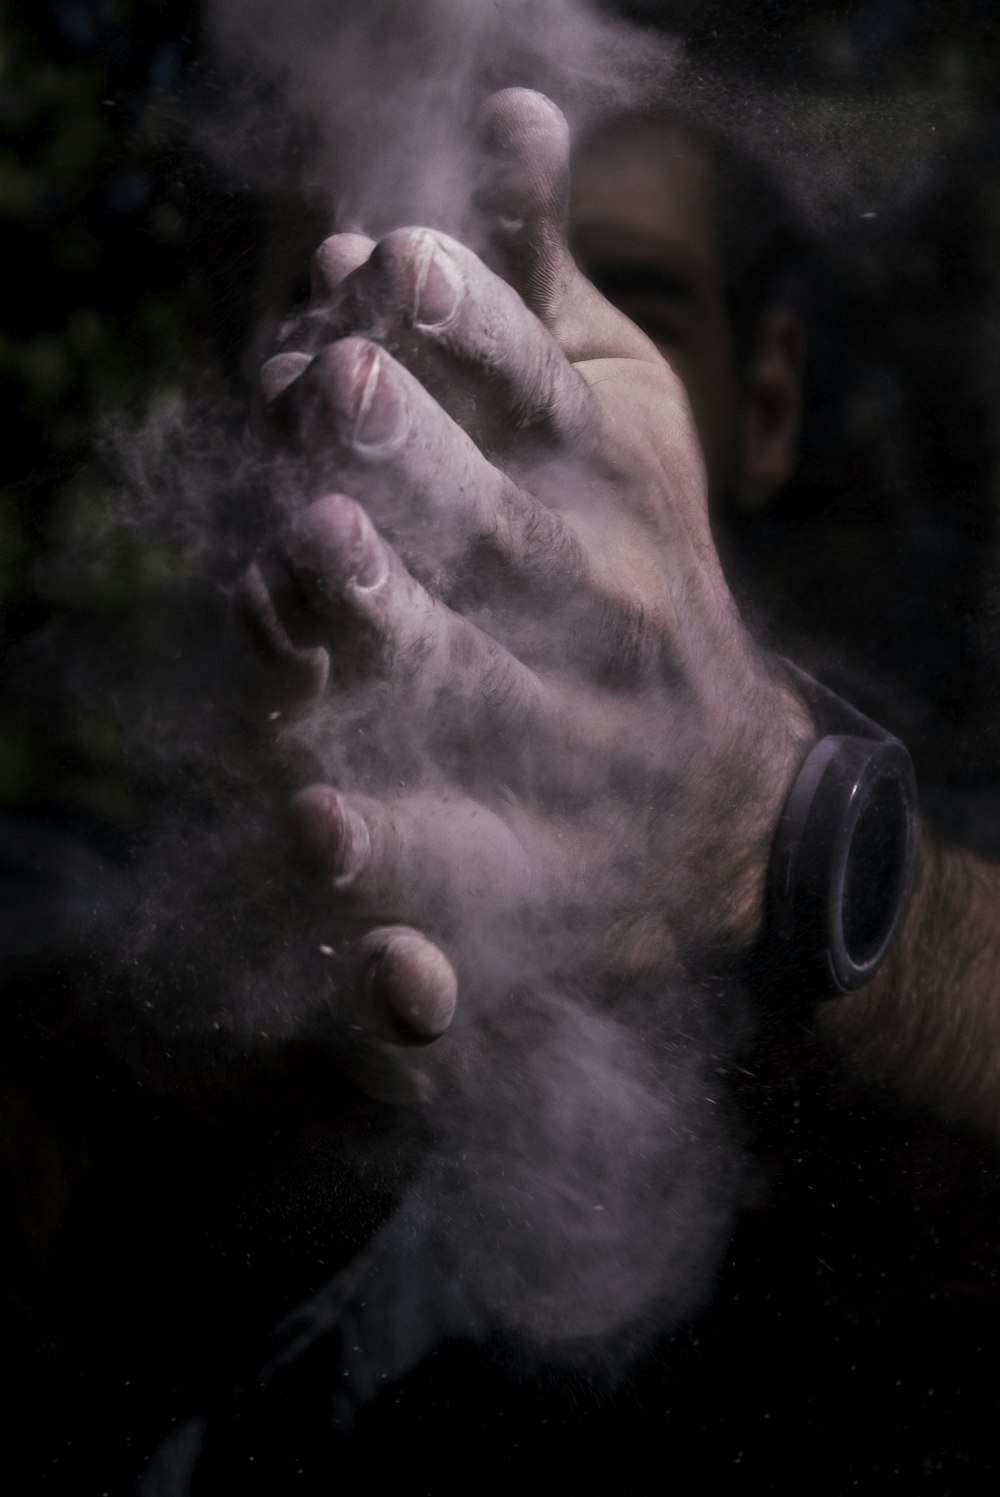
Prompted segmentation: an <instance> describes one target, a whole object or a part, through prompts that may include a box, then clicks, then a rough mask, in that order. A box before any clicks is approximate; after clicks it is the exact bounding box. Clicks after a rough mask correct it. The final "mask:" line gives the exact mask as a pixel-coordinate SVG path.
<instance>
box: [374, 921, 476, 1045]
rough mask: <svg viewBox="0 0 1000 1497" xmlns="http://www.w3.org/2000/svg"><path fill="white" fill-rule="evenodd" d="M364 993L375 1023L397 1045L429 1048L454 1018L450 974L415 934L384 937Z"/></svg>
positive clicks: (454, 993) (443, 959) (454, 985)
mask: <svg viewBox="0 0 1000 1497" xmlns="http://www.w3.org/2000/svg"><path fill="white" fill-rule="evenodd" d="M366 987H367V990H368V996H369V1001H370V1002H371V1005H372V1009H373V1012H374V1015H375V1018H376V1020H377V1021H378V1022H379V1023H380V1025H381V1026H382V1027H383V1028H384V1029H385V1030H386V1032H387V1035H388V1037H389V1038H392V1039H395V1040H396V1041H397V1043H400V1044H407V1045H427V1044H430V1043H431V1042H432V1041H433V1040H436V1039H438V1038H439V1036H440V1035H442V1034H444V1032H445V1030H446V1029H447V1028H448V1026H449V1025H450V1023H451V1021H452V1019H453V1018H454V1015H455V1006H456V1003H457V999H458V981H457V979H456V977H455V972H454V969H453V968H452V965H451V963H450V962H449V961H448V958H447V957H446V956H445V955H444V954H443V953H442V952H441V951H439V950H438V948H437V947H436V946H433V945H431V943H430V942H429V941H426V940H424V938H423V937H422V936H419V935H417V933H416V932H415V931H405V930H401V931H396V932H394V933H392V934H391V935H390V936H389V937H388V939H387V940H386V941H385V944H384V945H383V946H382V948H381V950H380V951H379V952H378V953H377V955H376V956H375V957H374V958H373V960H372V962H371V964H370V966H369V968H368V971H367V974H366Z"/></svg>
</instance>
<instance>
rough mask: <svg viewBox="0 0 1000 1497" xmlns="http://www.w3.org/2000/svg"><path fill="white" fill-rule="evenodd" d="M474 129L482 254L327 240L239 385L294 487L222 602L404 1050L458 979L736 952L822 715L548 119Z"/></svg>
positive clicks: (376, 1005) (591, 975)
mask: <svg viewBox="0 0 1000 1497" xmlns="http://www.w3.org/2000/svg"><path fill="white" fill-rule="evenodd" d="M483 135H484V141H485V144H486V155H487V161H488V163H489V166H488V169H487V171H486V172H485V174H484V179H483V183H482V188H481V193H480V199H481V206H483V205H488V206H487V207H486V208H485V211H484V212H483V216H482V223H483V228H482V235H481V238H482V243H481V245H480V248H481V249H482V252H483V256H484V257H485V258H479V257H477V256H476V255H475V254H474V253H473V252H472V251H471V250H470V249H469V248H467V247H465V246H463V245H461V244H459V243H457V242H456V241H454V240H451V239H449V238H447V237H446V236H444V235H443V234H440V233H436V232H434V231H431V230H426V229H406V230H399V231H396V232H395V233H393V234H390V235H389V236H388V237H387V238H386V239H384V240H383V241H381V243H379V244H378V245H373V244H372V243H371V242H370V241H367V240H365V239H364V238H363V237H362V236H358V235H343V236H336V237H334V238H333V239H331V240H329V241H327V242H326V243H325V244H324V245H323V246H322V247H321V248H320V250H319V252H318V254H317V256H316V260H315V263H314V267H313V288H314V302H313V307H312V309H311V311H310V313H309V314H308V316H307V318H306V319H305V320H304V322H301V323H299V324H298V325H297V326H296V327H295V328H294V329H293V330H292V332H291V335H290V338H289V341H288V347H287V349H286V351H285V352H283V353H281V354H279V355H277V356H276V358H274V359H272V360H271V361H270V363H269V364H268V365H267V366H265V369H264V370H263V372H262V376H261V381H260V409H259V412H258V416H257V429H258V430H259V431H263V432H270V433H271V435H272V437H273V438H274V440H275V441H276V443H277V444H278V447H279V450H284V451H285V452H286V453H289V454H291V455H292V456H293V458H294V461H295V463H296V464H297V465H298V466H297V467H295V468H293V469H292V471H293V472H294V473H295V474H296V481H297V484H298V486H299V493H298V495H297V501H298V507H297V509H296V510H295V511H294V512H293V515H292V517H291V519H290V521H289V524H288V526H287V528H286V531H285V533H284V534H283V535H280V536H276V537H275V539H274V545H273V547H272V548H271V549H270V550H269V552H268V553H267V554H266V555H265V556H263V557H262V559H261V562H260V563H259V564H257V565H256V566H255V567H253V568H252V569H251V571H250V573H249V574H248V575H247V578H246V579H245V582H244V585H243V588H242V592H241V609H242V611H243V614H244V617H245V618H246V620H247V621H248V623H249V625H250V631H251V633H252V635H253V638H254V640H255V642H256V647H257V649H258V651H259V652H260V653H261V654H262V655H264V656H269V657H270V658H271V659H272V661H273V662H274V663H275V665H276V666H277V668H278V670H277V675H279V676H281V677H283V679H284V681H285V683H286V686H287V687H288V692H287V694H286V698H285V700H286V701H288V700H291V701H292V702H293V703H294V710H293V712H292V715H291V719H290V721H288V723H287V725H283V731H282V742H283V744H284V747H285V748H286V749H290V750H291V751H292V752H294V753H295V754H296V755H298V756H300V758H301V760H302V762H303V763H305V764H311V765H314V766H315V777H314V783H313V784H312V785H304V786H303V789H302V791H301V792H300V793H299V794H298V795H297V796H296V797H295V800H294V802H293V825H294V827H295V829H296V834H297V836H298V838H299V841H300V845H301V846H302V848H303V849H304V853H305V856H306V857H307V859H308V861H309V863H310V864H311V867H312V869H313V875H312V876H313V877H314V878H318V879H319V880H321V882H322V883H323V884H324V885H325V886H326V888H327V889H328V898H329V901H330V907H331V911H332V912H334V913H336V912H340V913H341V914H342V916H343V918H344V920H345V923H346V925H347V926H348V927H349V928H350V929H352V930H354V929H357V928H358V927H359V926H360V927H362V928H364V929H365V930H366V931H367V934H366V935H365V936H364V940H363V941H362V943H361V947H360V948H357V949H355V952H354V955H353V957H352V958H350V959H348V966H349V968H350V969H351V972H352V976H351V977H349V979H348V981H347V984H346V985H347V986H348V987H350V988H351V989H352V990H353V991H354V992H355V993H359V994H361V995H363V996H362V997H360V998H358V999H356V1000H354V1001H353V1002H352V1005H351V1011H352V1016H353V1017H355V1018H356V1019H357V1021H358V1022H360V1023H363V1024H364V1023H367V1024H370V1025H371V1026H373V1027H374V1029H375V1030H376V1032H379V1033H381V1034H382V1035H383V1036H384V1037H387V1038H392V1039H394V1040H396V1041H397V1042H398V1041H403V1042H407V1041H411V1042H412V1041H423V1040H427V1039H432V1038H434V1037H435V1036H436V1035H437V1034H439V1033H440V1032H442V1030H443V1029H444V1028H445V1027H446V1026H447V1023H448V1020H449V1018H450V1016H451V1013H452V1011H453V1010H454V1007H455V1002H456V977H457V993H458V995H459V1002H461V995H463V994H464V993H465V992H466V991H468V990H473V989H483V988H485V989H486V990H487V991H488V990H489V988H490V984H491V981H493V980H495V979H497V978H499V979H500V980H501V981H502V982H503V983H504V984H506V985H510V984H516V983H517V982H518V981H519V980H526V979H528V978H530V977H531V976H532V975H537V974H538V973H539V972H544V973H545V974H546V976H548V977H550V978H551V977H553V976H555V977H557V978H558V979H559V980H560V981H562V982H563V983H564V984H568V985H569V986H571V987H573V986H579V985H580V984H581V983H582V984H585V985H587V986H588V987H589V988H590V995H591V997H593V998H596V999H598V1000H599V999H601V998H602V997H604V996H606V995H610V994H613V993H614V992H615V991H616V990H618V989H620V988H621V986H622V985H623V984H627V983H628V982H629V980H630V978H631V977H633V976H634V975H635V974H637V973H640V972H642V973H649V972H650V971H656V970H658V969H659V970H662V971H668V970H670V968H671V967H673V966H676V964H677V963H678V962H680V961H682V960H683V959H684V957H685V956H686V954H687V953H688V952H690V951H692V950H695V951H698V950H704V949H710V950H720V949H721V950H724V951H726V952H732V951H738V950H740V949H742V948H744V947H746V946H748V945H749V944H750V943H751V942H752V940H753V938H754V936H755V934H756V931H757V928H758V925H759V919H760V911H761V904H762V894H763V879H764V870H765V867H766V862H767V856H768V852H769V847H770V840H771V835H772V831H773V827H774V825H775V822H776V819H777V816H778V812H779V810H780V807H781V805H782V803H783V801H784V798H785V796H786V794H787V790H788V786H789V784H790V782H791V779H792V777H793V776H794V773H795V770H796V768H797V767H798V764H799V763H800V762H801V759H802V757H803V756H804V753H805V751H806V748H807V745H808V743H809V742H810V740H811V738H812V736H813V730H812V727H811V724H810V722H809V720H808V716H807V714H806V713H805V711H804V710H803V708H802V707H801V705H800V704H799V703H798V701H797V700H796V698H795V697H794V695H793V694H792V692H791V690H790V689H789V687H788V685H787V683H785V682H784V681H783V680H782V678H781V677H780V675H779V674H778V673H776V672H775V671H773V670H772V668H771V666H770V665H769V663H768V661H767V660H766V659H765V658H764V657H763V656H762V654H761V653H760V652H759V651H758V650H757V649H756V647H755V646H754V644H753V642H752V640H751V639H750V638H749V636H748V634H747V632H746V630H745V628H744V626H743V624H742V622H741V620H740V618H739V616H738V614H737V611H736V609H735V606H734V604H733V601H732V598H731V596H730V594H729V591H728V589H727V587H726V584H725V580H724V578H723V575H722V572H721V568H720V565H719V561H718V558H717V555H716V552H715V548H714V546H713V543H712V539H711V534H710V530H709V525H708V516H707V501H706V492H705V476H704V468H703V464H702V460H701V455H700V452H699V449H698V443H697V439H696V436H695V433H694V429H693V424H692V421H691V417H690V411H689V408H688V404H687V400H686V398H685V395H684V391H683V388H682V386H681V384H680V382H679V380H678V379H677V377H676V376H675V375H674V374H673V372H672V371H671V370H670V368H669V367H668V365H667V364H666V363H665V362H664V360H663V359H662V358H661V356H660V355H659V353H658V352H657V351H656V350H655V348H654V347H653V345H652V344H651V343H650V342H649V341H648V340H647V339H646V338H645V337H644V335H643V334H641V333H640V332H639V331H638V330H637V329H636V328H635V327H634V326H633V325H632V324H630V323H629V322H628V321H627V320H626V319H625V318H623V317H622V316H621V315H620V314H619V313H618V312H616V311H615V310H614V309H613V308H611V307H610V306H609V305H608V304H607V303H605V302H604V301H603V300H602V299H601V298H600V296H599V295H598V294H597V292H596V291H595V290H594V289H593V287H591V286H590V285H589V283H587V282H586V281H585V280H584V279H583V277H582V276H581V275H580V273H579V272H578V271H577V270H576V268H575V267H574V266H573V264H572V261H571V259H570V257H569V255H568V252H567V250H566V247H565V226H564V222H563V205H564V203H565V200H566V185H567V161H568V138H567V131H566V127H565V123H564V121H563V120H562V118H561V116H560V115H559V114H558V112H557V111H556V110H555V109H554V107H553V106H552V105H551V104H550V103H549V102H548V101H547V100H544V99H542V98H540V96H538V95H534V94H531V93H528V92H527V91H523V90H512V91H508V92H507V93H505V94H503V95H498V96H496V97H495V98H494V99H493V100H491V101H490V102H489V104H488V105H487V107H486V110H485V113H484V119H483ZM487 261H488V262H489V264H487V263H486V262H487ZM490 265H492V266H493V267H495V269H491V268H490ZM390 933H391V934H390ZM390 950H391V956H389V955H387V953H388V952H389V951H390ZM372 951H375V952H377V957H376V958H375V959H374V963H375V967H376V968H377V969H378V971H379V973H380V974H381V980H382V990H381V996H380V997H379V999H378V1002H375V1001H373V999H372V996H371V995H372V993H373V992H374V991H375V989H374V988H373V979H372V977H371V971H372V963H373V958H372V955H371V953H372ZM387 972H391V974H392V977H391V980H386V978H385V974H386V973H387ZM366 974H367V975H366ZM376 987H377V984H376ZM364 995H367V996H364ZM418 995H419V996H418ZM366 1004H367V1007H366Z"/></svg>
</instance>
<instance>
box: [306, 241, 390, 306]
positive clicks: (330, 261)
mask: <svg viewBox="0 0 1000 1497" xmlns="http://www.w3.org/2000/svg"><path fill="white" fill-rule="evenodd" d="M374 248H375V241H374V239H369V238H368V236H367V234H332V235H331V236H330V238H329V239H324V241H323V243H322V244H321V245H320V247H319V249H318V250H317V251H316V253H315V254H314V255H313V261H312V270H311V274H310V282H311V287H312V296H313V300H314V301H326V300H328V299H329V298H330V297H331V296H332V295H333V293H334V292H335V291H336V290H337V287H338V286H339V285H340V283H341V282H342V281H344V280H346V279H347V277H348V276H349V275H351V274H352V272H353V271H355V270H360V268H361V266H362V265H367V263H368V261H369V259H370V258H371V253H372V250H373V249H374Z"/></svg>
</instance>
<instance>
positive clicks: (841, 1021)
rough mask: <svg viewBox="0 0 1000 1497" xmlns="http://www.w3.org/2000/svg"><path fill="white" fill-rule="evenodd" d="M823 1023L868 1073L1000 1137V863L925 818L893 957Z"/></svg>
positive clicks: (832, 1006) (826, 1007)
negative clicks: (935, 831)
mask: <svg viewBox="0 0 1000 1497" xmlns="http://www.w3.org/2000/svg"><path fill="white" fill-rule="evenodd" d="M818 1023H819V1024H820V1026H821V1027H822V1028H823V1029H824V1030H825V1031H826V1032H827V1033H828V1034H829V1035H830V1036H831V1037H832V1038H834V1040H835V1041H836V1042H837V1043H839V1044H840V1045H842V1046H843V1047H844V1048H845V1049H846V1050H847V1051H848V1052H849V1054H850V1056H851V1058H852V1061H853V1062H854V1063H855V1064H856V1065H857V1066H858V1068H859V1069H860V1070H861V1071H862V1072H863V1074H865V1075H867V1076H869V1077H871V1078H873V1079H881V1080H884V1081H885V1082H887V1083H888V1084H889V1085H890V1086H892V1087H894V1088H896V1089H897V1090H898V1091H899V1092H900V1093H901V1094H902V1095H903V1096H904V1097H906V1098H908V1099H911V1100H913V1101H914V1102H918V1103H928V1104H930V1105H932V1106H934V1107H935V1108H936V1109H937V1110H939V1111H941V1112H943V1113H944V1115H945V1116H946V1117H948V1118H949V1119H952V1120H954V1121H957V1122H960V1123H964V1124H966V1125H968V1126H971V1127H973V1128H975V1129H977V1130H978V1131H980V1132H983V1133H986V1134H988V1135H990V1136H991V1137H992V1138H993V1139H994V1140H996V1141H998V1142H1000V866H997V865H995V864H992V863H987V862H985V861H984V860H983V859H982V858H979V857H977V856H976V855H975V854H974V853H971V852H968V851H966V850H965V849H963V848H957V847H947V846H943V845H942V844H941V843H940V842H938V841H937V840H936V839H935V838H934V836H933V835H932V834H931V833H930V832H929V831H928V830H927V829H926V827H925V828H924V829H923V833H922V838H921V846H920V851H919V853H918V856H917V862H916V867H915V870H914V882H913V890H912V893H911V896H910V902H909V906H908V908H907V912H906V915H905V916H904V920H903V925H902V928H901V930H900V932H899V934H898V936H897V938H896V941H895V944H894V946H893V950H892V951H891V953H890V955H889V957H888V959H887V961H886V963H885V966H884V967H883V968H882V970H881V971H880V972H879V974H878V976H877V977H876V978H875V980H874V981H873V982H872V983H870V984H869V985H868V986H867V987H866V988H863V989H862V990H861V991H860V992H857V993H854V994H851V995H850V996H849V997H844V998H840V999H837V1000H834V1001H832V1002H830V1003H826V1004H823V1005H822V1006H821V1008H820V1009H819V1014H818Z"/></svg>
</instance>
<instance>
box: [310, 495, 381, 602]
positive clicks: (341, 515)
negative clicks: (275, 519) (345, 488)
mask: <svg viewBox="0 0 1000 1497" xmlns="http://www.w3.org/2000/svg"><path fill="white" fill-rule="evenodd" d="M285 551H286V554H287V556H288V560H289V563H290V565H291V566H292V568H293V569H294V571H295V572H296V574H297V575H299V576H300V577H301V575H302V573H306V574H307V576H306V579H305V580H307V581H308V582H310V583H311V584H313V585H315V584H317V583H318V584H319V586H320V588H321V590H323V591H333V592H334V593H339V592H342V591H343V590H344V588H345V587H347V586H348V585H349V584H351V583H353V584H354V586H356V587H363V588H369V589H370V588H375V587H378V586H379V584H380V583H382V582H384V581H385V578H386V576H387V575H388V567H387V565H386V559H385V552H384V550H383V548H382V542H381V541H380V540H379V537H378V534H377V533H376V531H375V528H374V526H373V525H372V523H371V521H370V520H369V518H368V516H367V515H366V514H365V512H364V510H363V509H362V508H361V506H360V505H358V504H355V502H354V500H353V499H349V498H348V497H347V495H346V494H327V495H326V497H325V498H323V499H319V500H317V502H316V503H315V504H311V505H310V506H309V508H308V509H307V510H305V511H304V512H303V513H302V514H300V515H297V516H296V518H295V519H294V521H293V522H292V528H291V531H290V533H289V537H288V540H287V542H286V544H285Z"/></svg>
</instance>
